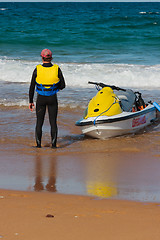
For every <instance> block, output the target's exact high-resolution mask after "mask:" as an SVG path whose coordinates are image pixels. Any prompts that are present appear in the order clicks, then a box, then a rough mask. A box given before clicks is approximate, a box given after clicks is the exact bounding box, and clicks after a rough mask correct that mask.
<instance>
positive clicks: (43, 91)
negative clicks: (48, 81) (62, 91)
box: [36, 83, 59, 96]
mask: <svg viewBox="0 0 160 240" xmlns="http://www.w3.org/2000/svg"><path fill="white" fill-rule="evenodd" d="M36 84H37V87H36V92H38V94H40V95H43V96H53V95H55V94H56V93H57V92H58V91H59V89H58V83H56V84H53V85H42V84H39V83H36ZM45 86H47V88H45Z"/></svg>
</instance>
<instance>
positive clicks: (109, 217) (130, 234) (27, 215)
mask: <svg viewBox="0 0 160 240" xmlns="http://www.w3.org/2000/svg"><path fill="white" fill-rule="evenodd" d="M0 201H1V204H0V212H1V219H2V224H1V226H0V237H1V238H2V239H8V240H12V239H13V240H14V239H23V240H28V239H34V240H42V239H45V240H50V239H53V238H54V239H58V240H62V239H63V240H64V239H65V240H72V239H73V240H75V239H76V240H81V239H84V240H88V239H92V240H97V239H101V240H106V239H110V240H117V239H119V240H135V239H137V240H141V239H145V240H150V239H154V240H158V239H159V236H160V229H159V221H160V214H159V211H160V204H159V203H141V202H134V201H124V200H110V199H103V200H102V199H101V200H95V199H94V198H93V197H84V196H75V195H64V194H57V193H54V194H53V193H37V192H26V191H12V190H3V189H0Z"/></svg>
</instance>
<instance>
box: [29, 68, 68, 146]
mask: <svg viewBox="0 0 160 240" xmlns="http://www.w3.org/2000/svg"><path fill="white" fill-rule="evenodd" d="M42 66H43V67H52V66H53V64H52V63H44V64H43V65H42ZM36 77H37V69H35V70H34V71H33V75H32V79H31V84H30V88H29V102H30V103H33V97H34V91H35V86H36ZM58 78H59V80H60V81H59V83H58V88H59V89H60V90H62V89H63V88H65V81H64V77H63V74H62V72H61V69H60V68H58ZM46 107H48V114H49V122H50V125H51V139H52V147H53V148H54V147H56V142H57V113H58V101H57V94H55V95H53V96H42V95H40V94H37V101H36V116H37V122H36V130H35V135H36V143H37V147H41V138H42V126H43V122H44V117H45V113H46Z"/></svg>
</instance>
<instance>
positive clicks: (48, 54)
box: [41, 49, 52, 58]
mask: <svg viewBox="0 0 160 240" xmlns="http://www.w3.org/2000/svg"><path fill="white" fill-rule="evenodd" d="M41 57H44V58H52V52H51V51H50V50H49V49H43V50H42V52H41Z"/></svg>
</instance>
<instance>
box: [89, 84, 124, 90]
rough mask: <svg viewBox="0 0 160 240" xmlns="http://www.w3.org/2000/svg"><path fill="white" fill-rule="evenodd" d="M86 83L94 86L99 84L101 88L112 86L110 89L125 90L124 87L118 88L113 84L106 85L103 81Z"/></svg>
mask: <svg viewBox="0 0 160 240" xmlns="http://www.w3.org/2000/svg"><path fill="white" fill-rule="evenodd" d="M88 84H94V85H96V86H100V87H101V88H104V87H110V88H112V90H117V91H119V90H121V91H124V92H125V91H126V89H124V88H119V87H116V86H114V85H107V84H104V83H97V82H88Z"/></svg>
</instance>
